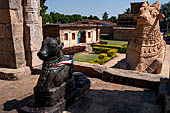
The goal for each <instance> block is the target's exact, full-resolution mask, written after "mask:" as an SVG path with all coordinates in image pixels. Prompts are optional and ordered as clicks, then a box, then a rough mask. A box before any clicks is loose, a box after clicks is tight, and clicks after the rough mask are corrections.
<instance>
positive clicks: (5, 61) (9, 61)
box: [0, 51, 16, 68]
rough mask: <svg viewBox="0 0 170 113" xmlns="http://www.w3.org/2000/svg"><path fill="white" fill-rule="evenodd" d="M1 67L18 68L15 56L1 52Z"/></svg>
mask: <svg viewBox="0 0 170 113" xmlns="http://www.w3.org/2000/svg"><path fill="white" fill-rule="evenodd" d="M0 65H1V66H2V67H11V68H16V65H15V56H14V54H12V53H10V52H4V51H0Z"/></svg>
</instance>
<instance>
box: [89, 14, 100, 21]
mask: <svg viewBox="0 0 170 113" xmlns="http://www.w3.org/2000/svg"><path fill="white" fill-rule="evenodd" d="M88 19H91V20H99V17H97V16H93V15H90V16H89V17H88Z"/></svg>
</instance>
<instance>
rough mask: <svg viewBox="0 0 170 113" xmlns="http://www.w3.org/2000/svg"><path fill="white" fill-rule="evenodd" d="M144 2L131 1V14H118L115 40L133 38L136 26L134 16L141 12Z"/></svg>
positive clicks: (114, 30) (114, 28)
mask: <svg viewBox="0 0 170 113" xmlns="http://www.w3.org/2000/svg"><path fill="white" fill-rule="evenodd" d="M142 4H143V2H134V3H131V13H130V14H119V15H118V22H117V26H116V27H113V39H114V40H128V39H130V38H131V36H132V33H133V31H134V30H135V26H136V21H135V20H134V19H133V16H134V15H136V14H138V13H139V9H140V7H141V5H142Z"/></svg>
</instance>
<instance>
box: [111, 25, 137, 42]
mask: <svg viewBox="0 0 170 113" xmlns="http://www.w3.org/2000/svg"><path fill="white" fill-rule="evenodd" d="M134 30H135V28H132V27H114V28H113V32H114V33H113V34H114V37H113V39H115V40H130V39H131V37H132V34H133V32H134Z"/></svg>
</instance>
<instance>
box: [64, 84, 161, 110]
mask: <svg viewBox="0 0 170 113" xmlns="http://www.w3.org/2000/svg"><path fill="white" fill-rule="evenodd" d="M127 87H128V86H127ZM156 97H157V94H156V93H155V91H154V90H144V91H133V90H125V91H119V90H113V91H112V90H92V89H91V90H90V92H89V93H88V94H86V95H85V96H83V97H81V98H80V99H79V100H78V101H76V102H74V103H73V104H72V105H70V106H69V107H68V108H67V111H68V112H71V113H150V111H153V113H161V112H162V107H161V106H159V105H157V104H156ZM146 106H147V107H146ZM148 106H149V107H148Z"/></svg>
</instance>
